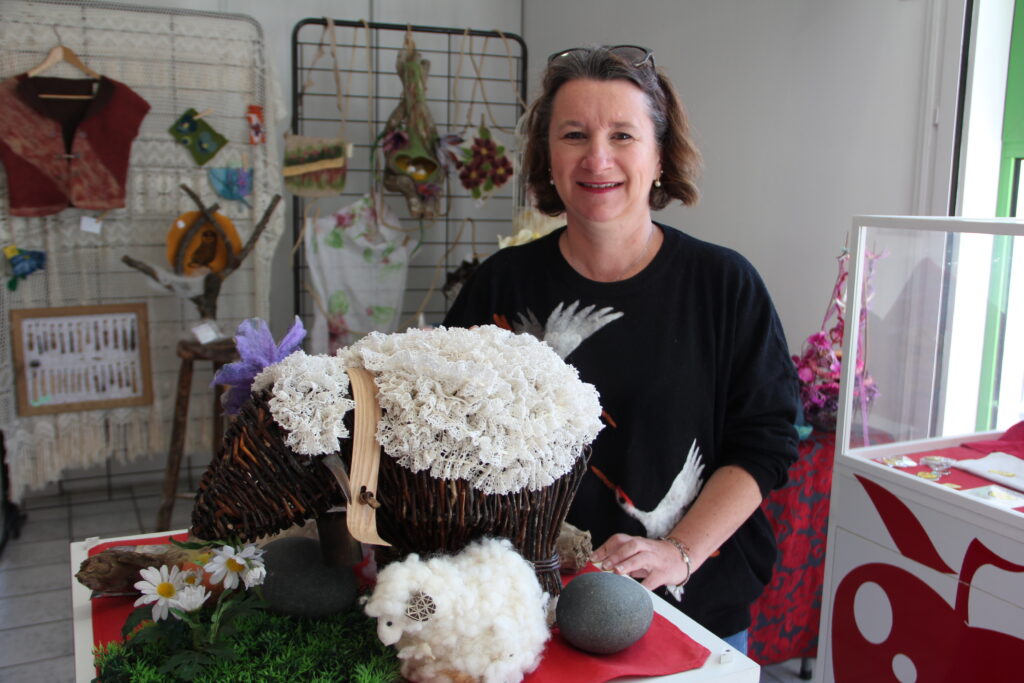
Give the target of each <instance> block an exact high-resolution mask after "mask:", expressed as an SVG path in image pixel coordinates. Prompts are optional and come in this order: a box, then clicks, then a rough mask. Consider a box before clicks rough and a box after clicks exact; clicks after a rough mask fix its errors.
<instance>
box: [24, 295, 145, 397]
mask: <svg viewBox="0 0 1024 683" xmlns="http://www.w3.org/2000/svg"><path fill="white" fill-rule="evenodd" d="M11 331H12V353H13V357H14V374H15V385H16V389H17V396H18V413H19V414H20V415H46V414H51V413H63V412H71V411H78V410H98V409H101V408H117V407H120V406H137V405H147V404H149V403H152V402H153V382H152V373H151V372H150V362H149V339H148V334H149V326H148V324H147V317H146V304H145V303H144V302H139V303H125V304H107V305H94V306H61V307H53V308H26V309H19V310H14V311H11Z"/></svg>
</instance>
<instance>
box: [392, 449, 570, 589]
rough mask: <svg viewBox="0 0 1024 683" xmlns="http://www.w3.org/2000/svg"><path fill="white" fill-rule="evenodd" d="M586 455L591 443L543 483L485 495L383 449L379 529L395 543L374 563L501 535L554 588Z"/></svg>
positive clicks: (451, 548) (559, 584) (449, 549)
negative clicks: (560, 544) (416, 468)
mask: <svg viewBox="0 0 1024 683" xmlns="http://www.w3.org/2000/svg"><path fill="white" fill-rule="evenodd" d="M588 460H589V449H588V450H587V451H585V452H584V454H583V455H582V456H581V457H580V458H579V459H578V460H577V461H576V464H575V465H574V466H573V468H572V469H571V470H569V471H568V472H566V473H565V474H564V475H562V476H561V477H560V478H559V479H557V480H555V481H554V482H553V483H551V484H550V485H548V486H546V487H544V488H542V489H538V490H536V491H530V490H528V489H525V488H524V489H521V490H519V491H516V492H514V493H506V494H486V493H482V492H480V491H478V490H476V489H474V488H473V487H471V486H470V485H469V484H468V483H467V482H466V481H464V480H460V479H438V478H436V477H432V476H431V475H430V474H429V473H427V472H426V471H422V472H412V471H411V470H408V469H406V468H404V467H402V466H401V465H399V464H398V463H397V462H395V460H394V459H393V458H391V457H390V456H388V455H387V454H383V455H382V456H381V461H380V475H379V480H378V493H377V499H378V500H379V501H380V504H381V505H380V508H379V509H378V510H377V529H378V531H379V533H380V535H381V537H382V538H384V539H385V540H387V541H388V542H389V543H391V546H392V547H390V548H387V547H381V548H378V549H377V556H378V559H379V562H380V563H386V562H388V561H391V560H395V559H400V558H402V557H404V556H405V555H408V554H409V553H419V554H421V555H430V554H432V553H437V552H443V553H455V552H458V551H459V550H462V548H464V547H465V546H466V545H468V544H469V543H470V542H471V541H473V540H475V539H477V538H480V537H482V536H490V537H503V538H508V539H509V540H511V541H512V545H514V546H515V548H516V550H518V551H519V553H520V554H521V555H522V556H523V557H524V558H526V559H527V560H529V561H530V562H531V563H532V564H533V566H534V571H535V572H536V574H537V578H538V579H539V581H540V584H541V588H542V589H543V590H544V591H546V592H548V593H550V594H551V595H558V594H559V593H560V592H561V589H562V582H561V579H560V578H559V561H558V554H557V552H556V550H555V542H556V541H557V540H558V532H559V529H560V528H561V526H562V522H563V521H564V520H565V516H566V514H567V513H568V512H569V504H570V503H572V499H573V497H574V496H575V495H576V490H577V488H578V487H579V484H580V480H581V479H582V477H583V475H584V473H585V472H586V468H587V461H588Z"/></svg>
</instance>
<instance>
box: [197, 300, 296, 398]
mask: <svg viewBox="0 0 1024 683" xmlns="http://www.w3.org/2000/svg"><path fill="white" fill-rule="evenodd" d="M305 337H306V328H304V327H303V326H302V321H301V320H299V316H295V324H294V325H292V328H291V329H290V330H288V333H287V334H286V335H285V336H284V339H282V340H281V343H280V344H275V343H274V336H273V335H272V334H271V333H270V328H268V327H267V323H266V322H265V321H263V320H261V319H259V318H250V319H248V320H243V321H242V323H241V324H240V325H239V326H238V330H237V331H236V332H235V347H236V348H237V349H238V355H239V356H241V360H238V361H235V362H234V363H228V364H227V365H225V366H223V367H222V368H221V369H220V370H218V371H217V374H216V375H214V376H213V381H212V382H211V383H210V386H213V385H215V384H223V385H225V386H228V387H230V388H229V389H228V390H227V391H226V392H225V393H224V396H223V397H222V398H221V404H222V405H223V407H224V412H225V413H227V414H228V415H234V414H236V413H237V412H238V411H239V410H240V409H241V408H242V404H243V403H245V402H246V401H247V400H249V394H250V393H252V381H253V380H254V379H255V378H256V375H258V374H260V372H262V371H263V368H265V367H267V366H269V365H273V364H275V363H280V362H281V361H282V360H284V359H285V358H287V357H288V356H290V355H291V354H292V353H293V352H294V351H295V350H296V349H298V348H299V345H300V344H301V343H302V340H303V339H304V338H305Z"/></svg>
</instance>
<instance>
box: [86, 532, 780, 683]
mask: <svg viewBox="0 0 1024 683" xmlns="http://www.w3.org/2000/svg"><path fill="white" fill-rule="evenodd" d="M185 532H186V530H184V529H181V530H178V531H161V532H159V533H153V534H138V535H135V536H117V537H114V538H102V539H101V538H89V539H87V540H85V541H79V542H76V543H72V544H71V605H72V610H73V619H74V629H75V681H76V682H77V683H89V681H92V680H93V679H94V678H95V677H96V669H95V668H94V667H93V659H92V647H93V635H92V604H91V601H90V598H89V596H90V594H91V591H90V590H89V589H88V588H86V587H85V586H83V585H82V584H80V583H79V582H78V581H77V580H76V579H75V573H77V572H78V569H79V567H80V566H81V564H82V560H84V559H85V558H86V557H88V555H89V549H90V548H92V547H94V546H96V545H99V544H100V543H108V542H110V541H133V540H136V539H147V538H166V537H167V536H169V535H174V534H179V533H185ZM651 598H653V600H654V611H656V612H657V613H658V614H660V615H662V616H663V617H665V618H666V619H668V620H669V621H670V622H672V623H673V624H675V625H676V627H678V628H679V630H681V631H682V632H683V633H685V634H686V635H688V636H690V637H691V638H693V639H694V640H695V641H697V642H698V643H700V644H701V645H703V646H704V647H706V648H708V649H709V650H711V655H710V656H709V657H708V659H707V661H706V662H704V666H702V667H701V668H699V669H692V670H690V671H685V672H683V673H679V674H673V675H671V676H660V677H656V678H651V677H630V678H619V679H616V681H623V682H636V683H640V682H641V681H648V682H650V683H662V682H664V683H676V682H678V683H700V682H702V681H715V682H716V683H758V681H760V679H761V667H759V666H758V665H757V664H756V663H755V662H754V661H753V660H751V659H749V658H748V657H745V656H744V655H742V654H740V653H739V652H736V651H735V650H733V649H732V648H731V647H729V645H727V644H726V643H725V641H723V640H722V639H721V638H718V637H717V636H715V635H714V634H713V633H711V631H708V630H707V629H706V628H704V627H703V626H701V625H700V624H698V623H697V622H695V621H694V620H693V619H690V618H689V617H687V616H686V615H685V614H683V613H682V612H680V611H679V610H677V609H675V608H674V607H672V605H670V604H669V603H667V602H665V601H664V600H662V599H661V598H659V597H658V596H657V595H655V594H653V593H652V594H651Z"/></svg>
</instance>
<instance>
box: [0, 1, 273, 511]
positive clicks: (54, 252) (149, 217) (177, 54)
mask: <svg viewBox="0 0 1024 683" xmlns="http://www.w3.org/2000/svg"><path fill="white" fill-rule="evenodd" d="M58 37H59V39H60V42H61V43H62V44H64V45H66V46H67V47H70V48H71V49H73V50H74V51H75V52H76V53H77V54H78V55H79V57H81V59H82V61H83V62H85V64H86V65H87V66H89V68H91V69H92V70H94V71H96V72H99V73H101V74H103V75H105V76H108V77H110V78H113V79H115V80H118V81H121V82H123V83H125V84H126V85H128V86H129V87H130V88H132V89H133V90H134V91H135V92H137V93H138V94H139V95H141V96H142V97H143V98H145V99H146V100H147V101H148V102H149V103H150V105H151V107H152V108H151V110H150V112H149V114H148V115H147V116H146V118H145V119H144V120H143V122H142V127H141V129H140V131H139V136H138V137H137V138H136V140H135V143H134V145H133V147H132V153H131V160H130V166H129V171H128V183H127V197H126V206H125V208H123V209H116V210H113V211H111V212H109V213H108V214H107V215H106V216H104V217H103V224H102V230H101V232H100V233H99V234H93V233H90V232H86V231H83V230H82V229H81V228H80V221H81V219H82V217H83V216H85V215H88V216H91V217H93V218H95V217H97V212H95V211H92V212H89V211H82V210H79V209H74V208H69V209H65V210H64V211H61V212H60V213H58V214H55V215H52V216H47V217H43V218H20V217H13V216H10V215H9V214H8V206H9V205H8V199H7V179H6V176H5V175H4V174H3V173H2V172H0V240H2V244H3V245H8V244H15V245H17V246H18V247H21V248H23V249H38V250H42V251H45V252H46V255H47V264H46V269H45V270H43V271H39V272H36V273H33V274H31V275H29V276H28V277H27V278H26V279H25V280H23V281H21V282H20V284H19V286H18V288H17V290H16V291H13V292H12V291H9V290H7V289H6V288H0V291H2V294H0V429H2V430H3V432H4V436H5V439H6V447H7V461H8V465H9V468H10V484H11V493H12V498H13V500H14V501H15V502H17V501H18V500H20V498H21V497H22V496H23V495H24V494H25V493H26V492H28V491H31V490H34V489H39V488H42V487H44V486H45V485H46V484H48V483H50V482H53V481H56V480H58V479H60V478H61V477H62V476H63V475H65V474H67V473H68V472H70V471H72V470H73V469H74V468H80V467H85V466H89V465H94V464H98V463H103V462H106V461H108V460H110V459H114V460H115V461H127V460H131V459H134V458H138V457H141V456H146V455H151V454H155V453H163V452H166V449H167V444H168V438H169V432H170V424H171V419H172V413H173V410H174V394H175V389H176V382H177V372H178V367H179V359H178V357H177V355H176V353H175V349H176V346H177V343H178V341H179V339H182V338H184V337H185V336H187V335H188V333H189V330H190V328H191V327H192V326H194V325H195V324H196V323H197V322H198V313H197V311H196V308H195V306H194V305H193V304H192V303H191V302H189V301H187V300H183V299H179V298H177V297H175V296H173V295H171V294H169V293H167V292H165V291H163V290H158V289H156V288H155V287H154V286H153V285H152V284H151V283H150V282H149V280H148V279H147V278H145V277H144V276H143V275H142V274H141V273H139V272H137V271H135V270H133V269H131V268H129V267H127V266H126V265H124V264H123V263H122V262H121V257H122V256H123V255H126V254H127V255H130V256H132V257H134V258H137V259H140V260H143V261H146V262H147V263H151V264H153V265H156V266H160V267H163V268H165V269H168V270H169V269H170V267H169V265H168V264H167V261H166V235H167V231H168V228H169V227H170V226H171V224H172V222H173V221H174V219H175V218H176V217H177V216H178V215H179V214H180V213H182V212H184V211H189V210H193V209H194V208H195V206H194V204H192V202H191V201H190V200H189V199H188V197H187V196H186V195H185V194H184V193H183V192H182V191H181V190H180V189H179V185H181V184H182V183H184V184H187V185H189V186H190V187H191V188H193V189H194V190H195V191H196V192H198V193H199V195H200V196H201V198H202V199H203V201H204V203H206V204H207V205H211V204H213V203H215V202H216V203H219V204H220V206H221V208H220V210H221V212H222V213H224V214H225V215H227V216H228V217H229V218H230V219H231V220H232V221H233V222H234V224H235V227H236V228H237V230H238V232H239V235H240V237H241V239H242V240H243V242H244V241H245V240H246V239H247V238H248V236H249V235H250V234H251V233H252V230H253V228H254V226H255V223H256V222H257V221H258V220H259V217H260V215H261V214H262V212H263V211H264V209H266V207H267V206H268V204H269V203H270V200H271V198H272V197H273V195H274V194H275V193H278V192H280V178H281V172H280V161H279V158H278V152H277V147H276V141H277V139H278V135H277V131H275V130H270V131H269V133H268V135H267V136H266V140H267V142H266V144H264V145H256V146H252V145H250V144H249V128H248V124H247V121H246V118H245V115H246V109H247V107H248V106H249V105H259V106H262V107H263V108H264V120H265V122H266V123H268V124H271V123H273V122H274V121H276V120H277V113H275V112H277V111H280V110H281V107H280V104H279V103H278V99H279V96H278V94H277V92H276V89H275V88H272V87H270V86H271V85H272V84H271V82H270V80H269V78H268V73H267V61H266V55H265V53H264V42H263V35H262V30H261V28H260V26H259V24H258V23H256V22H255V21H254V20H252V19H251V18H249V17H245V16H242V15H227V14H216V13H209V12H185V11H167V10H159V9H154V8H144V7H135V6H129V5H113V4H104V3H96V2H89V3H74V2H45V1H42V2H41V1H38V0H37V1H34V2H23V1H20V0H5V2H4V3H3V11H2V12H0V78H4V79H6V78H10V77H12V76H14V75H16V74H19V73H23V72H25V71H27V70H29V69H31V68H32V67H34V66H36V65H37V64H39V63H40V62H41V61H42V60H43V59H44V58H45V57H46V55H47V53H48V52H49V50H50V49H51V48H52V47H54V46H55V45H56V44H57V43H58ZM46 75H48V76H51V75H52V76H64V77H69V78H80V77H82V75H83V74H81V72H79V71H77V70H75V69H74V68H73V67H70V66H68V65H66V64H60V65H58V66H56V67H54V68H52V69H50V70H49V71H47V74H46ZM190 107H193V108H195V109H196V110H198V111H204V110H207V109H209V110H211V111H210V114H208V115H207V116H206V117H205V120H206V121H207V122H208V123H210V124H211V125H212V126H213V127H214V128H216V129H217V130H218V131H219V132H220V133H221V134H222V135H224V136H225V137H226V138H227V139H228V141H229V144H228V146H227V147H225V148H224V149H223V150H221V151H220V152H219V153H218V154H217V156H216V157H215V158H214V159H212V160H211V161H210V162H208V163H207V164H206V165H205V166H202V167H199V166H197V165H196V164H195V162H194V161H193V160H192V158H191V156H190V155H189V153H188V152H187V150H185V149H184V148H183V147H182V146H181V145H180V144H178V143H177V142H175V140H174V139H173V138H172V137H171V135H169V134H168V132H167V130H168V128H169V127H170V126H171V124H172V123H173V122H174V120H175V119H176V118H177V117H178V116H179V115H180V114H181V113H182V112H184V111H185V110H186V109H188V108H190ZM243 163H244V164H245V165H247V166H249V165H251V166H252V167H253V168H254V182H253V191H252V195H251V196H250V197H248V202H249V205H248V206H246V205H245V204H243V203H241V202H238V201H231V200H227V199H221V198H218V197H217V196H216V194H215V193H214V191H213V189H212V187H211V186H210V183H209V181H208V179H207V169H209V168H214V167H222V166H233V165H240V164H243ZM284 222H285V215H284V209H283V207H281V206H279V207H278V209H277V211H276V213H275V215H274V216H273V218H272V219H271V222H270V225H269V227H268V228H267V230H266V231H265V232H264V233H263V235H262V237H261V238H260V241H259V242H258V244H257V247H256V249H255V250H254V252H253V253H252V254H251V255H250V256H249V258H248V259H247V260H246V261H245V263H244V264H243V265H242V267H241V268H240V269H239V270H237V271H235V272H234V273H232V275H231V276H230V277H229V278H228V279H227V280H226V281H225V283H224V287H223V289H222V291H221V294H220V297H219V300H218V304H219V305H218V322H219V324H220V326H221V328H222V330H224V332H226V333H228V334H230V333H231V332H232V331H233V330H234V329H235V328H236V327H237V325H238V323H239V322H240V321H241V320H243V319H245V318H248V317H252V316H258V317H261V318H264V319H269V317H270V310H269V306H270V303H269V301H270V294H269V292H270V274H271V258H272V256H273V253H274V249H275V247H276V245H277V241H278V239H279V238H280V235H281V232H282V230H283V228H284ZM128 301H145V302H146V303H147V306H148V315H149V325H150V340H151V358H152V365H153V374H154V394H155V395H154V401H153V404H152V405H150V406H143V407H138V408H118V409H111V410H93V411H83V412H72V413H60V414H57V415H52V416H40V417H23V416H19V415H18V414H17V410H16V405H17V403H16V398H15V393H14V392H15V390H14V382H15V373H14V368H13V366H12V362H11V349H10V339H11V330H10V311H11V310H13V309H21V308H37V307H54V306H79V305H90V304H106V303H123V302H128ZM211 369H212V368H211V367H210V364H209V363H196V365H195V375H194V377H193V381H192V394H193V395H192V400H191V401H190V404H191V405H190V411H189V417H190V424H189V426H188V430H187V442H186V450H187V451H188V452H193V451H199V452H203V453H208V452H209V450H210V441H211V435H210V431H211V426H212V425H211V411H212V410H213V406H212V401H211V400H210V396H211V394H210V390H209V388H208V384H209V381H210V378H211Z"/></svg>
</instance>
